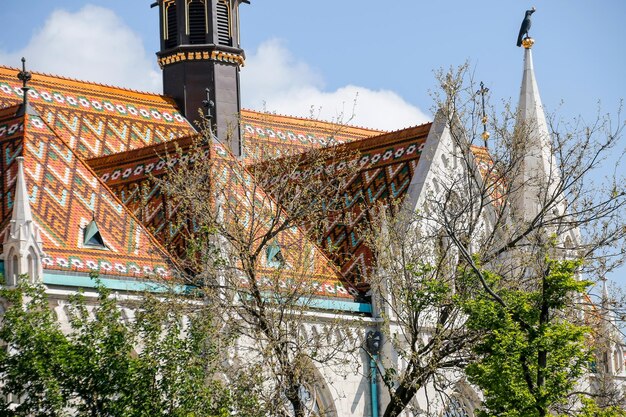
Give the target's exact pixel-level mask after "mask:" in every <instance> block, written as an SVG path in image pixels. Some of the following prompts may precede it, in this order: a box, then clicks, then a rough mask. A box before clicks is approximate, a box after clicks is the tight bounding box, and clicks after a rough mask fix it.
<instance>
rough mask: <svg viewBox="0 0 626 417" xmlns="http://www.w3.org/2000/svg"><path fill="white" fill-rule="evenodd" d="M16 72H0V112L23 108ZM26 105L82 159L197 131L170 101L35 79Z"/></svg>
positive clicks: (56, 79) (0, 68)
mask: <svg viewBox="0 0 626 417" xmlns="http://www.w3.org/2000/svg"><path fill="white" fill-rule="evenodd" d="M17 73H18V69H16V68H10V67H5V66H0V108H2V107H6V106H11V105H15V104H19V103H21V102H22V95H23V93H22V89H21V83H20V82H19V80H18V79H17V77H16V75H17ZM29 87H31V90H30V91H29V102H30V103H31V105H32V106H33V107H34V108H35V109H36V110H37V111H38V112H39V114H40V115H41V116H42V118H43V119H44V120H45V121H46V123H48V125H49V126H51V127H52V128H53V129H54V130H55V132H57V133H58V134H61V135H64V136H65V137H66V138H67V142H68V144H69V146H70V147H71V148H72V149H73V150H74V151H75V152H76V153H77V154H78V155H79V156H80V157H82V158H94V157H97V156H101V155H108V154H113V153H118V152H124V151H126V150H129V149H136V148H141V147H144V146H147V145H151V144H154V143H159V142H164V141H168V140H171V139H174V138H176V137H180V136H186V135H190V134H192V133H194V132H195V130H194V129H193V128H192V127H191V125H189V123H188V122H187V120H186V119H185V118H184V117H183V116H182V115H181V114H180V113H179V112H178V110H177V109H176V107H175V105H174V103H173V101H172V100H170V99H168V98H166V97H164V96H161V95H158V94H151V93H140V92H137V91H133V90H127V89H122V88H116V87H109V86H105V85H101V84H95V83H88V82H84V81H76V80H71V79H67V78H62V77H56V76H50V75H45V74H40V73H33V78H32V80H31V82H30V83H29Z"/></svg>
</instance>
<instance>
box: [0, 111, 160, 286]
mask: <svg viewBox="0 0 626 417" xmlns="http://www.w3.org/2000/svg"><path fill="white" fill-rule="evenodd" d="M13 109H15V107H14V108H13ZM5 126H6V128H5ZM5 129H6V130H5ZM3 132H6V133H3ZM0 147H1V151H2V155H3V158H2V164H1V165H0V168H1V169H2V173H3V181H2V190H1V191H2V199H3V201H2V219H3V228H2V230H3V234H4V232H6V225H7V224H8V220H9V219H10V217H11V209H12V205H13V202H12V196H13V194H14V191H13V189H14V187H15V178H16V173H17V163H16V162H15V160H16V158H17V157H18V156H23V157H24V163H25V167H24V168H25V175H26V182H27V185H28V190H29V195H30V203H31V209H32V213H33V218H34V220H35V221H36V222H37V224H38V225H39V227H40V231H41V236H42V240H43V247H44V251H45V253H46V257H45V258H44V259H43V263H44V268H45V269H53V270H64V271H76V272H85V273H88V272H91V271H96V272H98V273H100V274H106V275H121V276H125V277H136V278H144V277H146V276H148V275H151V274H157V275H161V276H166V275H168V274H169V266H168V265H170V262H171V261H170V259H169V256H168V255H167V253H166V252H165V251H164V250H163V249H162V247H161V246H160V245H159V244H158V242H157V241H156V240H155V239H154V238H153V237H152V236H151V235H150V234H149V233H147V232H146V230H145V229H144V227H143V226H142V225H141V224H140V223H139V221H138V220H137V219H136V218H135V217H134V216H133V215H132V214H130V213H129V211H128V210H127V209H126V208H125V207H124V205H123V204H122V203H121V202H120V201H119V200H118V199H117V198H116V197H115V195H113V193H112V192H111V191H110V190H109V189H108V188H107V187H106V186H105V185H104V184H102V182H101V181H100V180H99V179H98V177H97V176H96V175H95V174H94V172H93V171H92V170H91V169H90V168H89V166H87V165H86V164H85V163H84V162H83V161H82V159H81V158H80V156H79V155H78V154H77V153H76V152H75V151H73V150H72V149H70V147H69V146H68V144H67V143H66V142H65V141H64V140H63V138H61V137H59V136H58V135H57V134H55V132H54V131H53V130H52V129H51V128H50V126H49V125H48V124H47V123H46V122H45V121H44V119H42V118H41V117H39V116H34V115H26V116H23V117H19V118H15V117H13V118H6V119H4V120H3V121H1V122H0ZM92 219H93V220H95V221H96V222H97V224H98V226H99V230H100V233H101V235H102V237H103V239H104V242H105V244H106V248H101V249H97V248H90V247H85V245H84V244H83V243H84V228H85V227H86V226H87V224H88V223H89V222H90V221H91V220H92Z"/></svg>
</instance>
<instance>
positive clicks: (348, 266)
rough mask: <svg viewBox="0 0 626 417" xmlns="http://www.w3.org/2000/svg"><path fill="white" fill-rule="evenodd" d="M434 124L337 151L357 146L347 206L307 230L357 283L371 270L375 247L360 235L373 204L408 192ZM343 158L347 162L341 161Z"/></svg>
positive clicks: (346, 198) (394, 199) (348, 276)
mask: <svg viewBox="0 0 626 417" xmlns="http://www.w3.org/2000/svg"><path fill="white" fill-rule="evenodd" d="M430 127H431V124H430V123H426V124H423V125H420V126H416V127H413V128H409V129H404V130H400V131H397V132H392V133H387V134H384V135H380V136H376V137H371V138H367V139H362V140H358V141H353V142H349V143H346V144H344V145H341V146H339V147H338V152H339V153H345V154H346V155H350V154H351V152H356V153H357V155H358V156H357V157H358V162H357V164H358V167H359V168H358V170H357V173H356V175H355V176H354V178H353V179H352V181H350V183H349V184H348V185H347V186H346V191H345V194H344V207H343V209H342V210H340V211H339V212H336V213H332V214H330V215H329V217H328V220H327V222H325V224H322V225H310V226H309V230H310V231H311V230H317V232H315V234H316V235H317V238H318V244H319V245H320V247H321V248H323V249H324V251H325V252H326V254H327V255H328V256H329V257H330V258H331V259H332V260H333V261H335V263H336V264H337V266H338V267H339V268H340V269H341V272H342V274H343V275H344V276H345V277H346V278H347V279H348V281H350V282H352V283H355V284H358V283H359V282H360V281H361V280H362V276H363V274H366V273H368V272H369V270H370V267H371V265H372V251H371V250H370V249H369V248H368V247H367V245H366V243H365V242H364V239H363V237H362V236H361V235H362V233H363V230H364V228H365V225H366V223H367V222H369V221H370V220H371V219H370V217H371V211H370V210H371V209H372V208H374V207H376V206H377V205H378V204H381V203H382V204H385V205H388V204H389V203H391V202H392V201H396V200H400V199H402V198H403V197H404V196H405V195H406V192H407V190H408V187H409V184H410V182H411V179H412V178H413V174H414V173H415V168H416V167H417V163H418V161H419V158H420V155H421V153H422V148H423V147H424V144H425V143H426V138H427V136H428V132H429V131H430ZM341 163H346V162H345V161H344V162H338V163H337V164H341ZM304 169H306V167H303V170H304ZM326 169H332V167H327V168H326ZM279 181H281V178H273V179H270V180H269V181H268V183H267V184H265V186H266V189H267V190H268V191H269V192H270V193H271V192H272V186H273V184H275V183H278V182H279Z"/></svg>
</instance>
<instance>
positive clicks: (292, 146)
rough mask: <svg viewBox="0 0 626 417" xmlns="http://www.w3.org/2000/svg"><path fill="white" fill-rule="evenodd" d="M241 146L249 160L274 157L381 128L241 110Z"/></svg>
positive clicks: (363, 135)
mask: <svg viewBox="0 0 626 417" xmlns="http://www.w3.org/2000/svg"><path fill="white" fill-rule="evenodd" d="M241 124H242V127H241V128H242V135H243V146H244V149H245V153H246V154H247V155H248V158H247V160H248V162H258V161H261V160H263V159H267V158H277V157H280V156H282V155H284V154H285V152H291V153H293V152H296V153H297V152H305V151H306V150H308V149H311V148H321V147H324V146H328V145H336V144H341V143H346V142H352V141H355V140H360V139H364V138H368V137H372V136H378V135H380V134H382V133H384V132H383V131H380V130H374V129H366V128H362V127H355V126H349V125H346V124H341V123H330V122H324V121H320V120H311V119H301V118H297V117H289V116H281V115H276V114H268V113H259V112H255V111H252V110H242V111H241Z"/></svg>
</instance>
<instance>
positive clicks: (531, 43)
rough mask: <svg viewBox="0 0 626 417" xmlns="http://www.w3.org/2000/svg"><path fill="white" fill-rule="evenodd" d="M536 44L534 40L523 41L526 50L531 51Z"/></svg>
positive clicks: (526, 39) (528, 38) (525, 39)
mask: <svg viewBox="0 0 626 417" xmlns="http://www.w3.org/2000/svg"><path fill="white" fill-rule="evenodd" d="M534 44H535V40H534V39H533V38H530V37H527V38H524V40H523V41H522V46H523V47H524V48H526V49H530V48H532V47H533V45H534Z"/></svg>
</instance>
